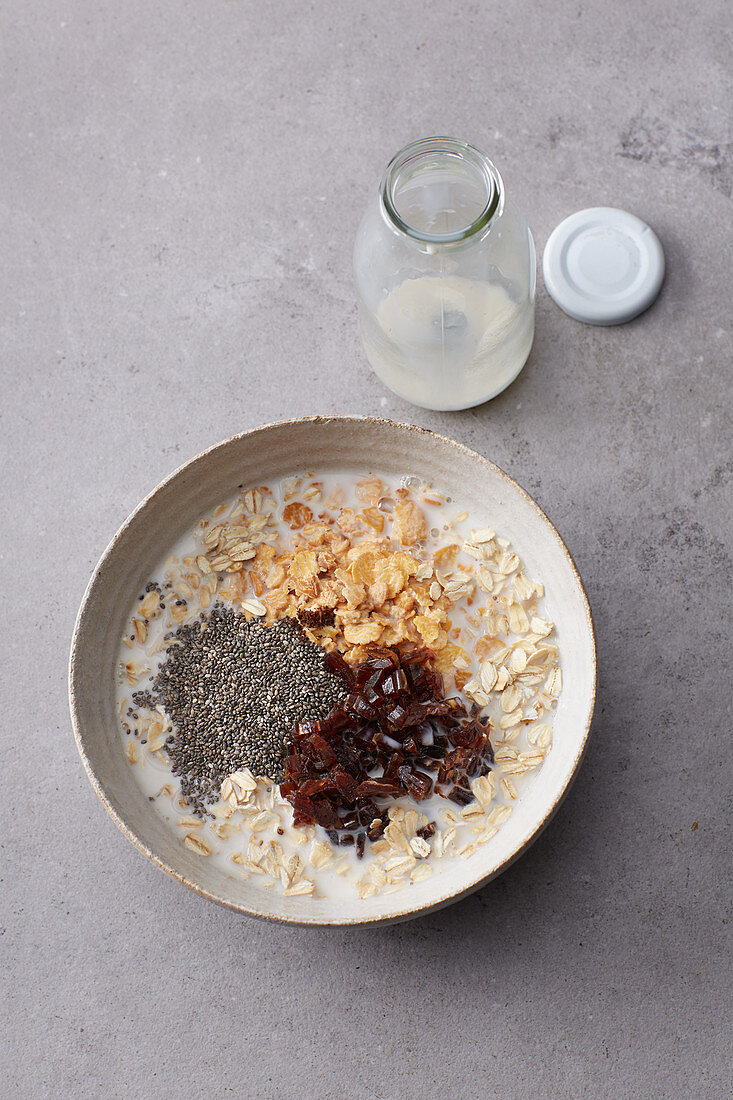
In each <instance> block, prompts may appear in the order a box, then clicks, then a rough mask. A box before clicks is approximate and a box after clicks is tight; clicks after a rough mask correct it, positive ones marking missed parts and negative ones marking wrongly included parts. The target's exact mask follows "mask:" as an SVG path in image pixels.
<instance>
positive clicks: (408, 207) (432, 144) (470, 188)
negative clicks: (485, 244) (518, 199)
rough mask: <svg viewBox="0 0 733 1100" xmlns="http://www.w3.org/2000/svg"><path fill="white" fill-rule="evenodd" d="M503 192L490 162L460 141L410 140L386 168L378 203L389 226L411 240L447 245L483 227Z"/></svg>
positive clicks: (436, 138) (441, 138) (499, 180)
mask: <svg viewBox="0 0 733 1100" xmlns="http://www.w3.org/2000/svg"><path fill="white" fill-rule="evenodd" d="M501 194H502V184H501V177H500V176H499V173H498V172H497V171H496V169H495V168H494V166H493V164H492V163H491V161H490V160H489V159H488V158H487V157H485V156H484V155H483V153H481V152H479V150H478V149H475V148H474V147H473V146H472V145H467V144H466V143H465V142H463V141H457V140H456V139H454V138H443V137H435V138H425V139H424V140H422V141H414V142H412V144H411V145H407V146H405V148H404V149H402V150H400V152H399V153H398V154H397V156H395V157H394V158H393V159H392V161H391V162H390V163H389V165H388V166H387V171H386V172H385V174H384V179H383V181H382V202H383V205H384V209H385V212H386V214H387V216H388V217H389V219H390V220H391V221H392V222H393V224H394V225H395V226H396V227H397V228H398V229H401V230H402V232H403V233H407V234H408V235H409V236H411V237H414V238H415V239H416V240H419V241H425V242H429V243H433V244H449V243H450V242H453V241H462V240H465V239H466V238H467V237H472V236H473V235H474V234H476V233H479V232H480V231H481V230H483V229H485V228H486V226H488V224H489V222H490V221H491V219H492V217H493V215H494V213H495V212H496V210H497V208H498V206H499V203H500V200H501Z"/></svg>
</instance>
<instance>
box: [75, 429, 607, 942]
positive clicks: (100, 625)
mask: <svg viewBox="0 0 733 1100" xmlns="http://www.w3.org/2000/svg"><path fill="white" fill-rule="evenodd" d="M371 467H373V468H375V469H377V470H378V471H383V472H384V473H386V474H388V475H392V476H393V477H395V478H396V479H398V478H399V477H401V476H402V475H404V474H406V473H413V474H419V475H420V476H421V477H424V478H425V479H426V480H428V481H430V482H431V483H432V484H433V485H435V486H436V487H438V488H440V489H441V490H442V491H443V492H444V493H447V494H448V495H449V496H451V497H452V498H453V500H454V501H455V502H456V503H457V504H458V503H460V506H461V508H465V509H467V510H468V511H469V514H470V515H471V516H472V517H475V523H476V526H483V525H490V526H491V527H492V528H494V529H495V530H497V531H498V532H499V533H500V534H501V535H503V536H505V537H506V538H508V539H509V540H510V541H511V543H512V547H513V549H515V550H516V552H517V553H518V554H519V556H520V558H521V559H522V560H523V562H524V564H525V566H526V568H527V571H528V574H529V575H530V576H532V577H534V578H538V579H541V580H542V581H544V584H545V587H546V591H547V596H546V607H547V614H548V615H549V617H550V618H552V619H553V620H554V622H555V624H556V630H557V638H558V644H559V646H560V659H561V666H562V672H563V685H564V686H563V690H562V693H561V695H560V699H559V703H558V707H557V713H556V716H555V721H554V726H553V747H552V751H551V752H550V753H549V755H548V757H547V759H546V760H545V762H544V764H543V766H542V767H541V768H540V769H539V770H538V772H537V773H536V774H535V775H534V776H533V778H532V779H531V780H530V782H529V783H528V784H527V787H526V789H525V791H524V793H523V794H522V797H521V798H520V800H519V802H518V804H517V806H516V807H515V809H514V812H513V814H512V816H511V817H510V818H509V820H508V821H507V822H506V823H505V824H504V825H503V826H502V827H501V828H500V829H499V831H498V832H497V834H496V835H495V836H494V837H493V838H492V839H491V840H490V841H489V842H488V843H487V844H485V845H484V846H482V847H481V848H478V849H477V851H476V853H475V854H474V855H472V856H471V858H470V859H467V860H462V859H458V858H455V859H444V860H442V861H440V862H439V863H437V864H436V873H435V874H434V875H433V876H432V877H431V878H429V879H426V880H425V881H423V882H419V883H415V884H414V885H411V886H407V887H405V889H404V890H402V891H397V892H395V893H392V894H387V895H377V896H375V897H370V898H366V899H363V900H362V899H359V898H357V897H356V896H354V898H353V900H347V901H344V900H338V901H335V900H333V899H329V898H313V897H284V896H282V894H279V893H278V892H277V891H276V890H274V889H272V890H267V889H263V888H262V886H260V885H258V882H257V881H256V880H248V879H242V878H235V877H231V878H230V877H228V876H227V875H226V874H225V873H224V872H223V871H222V870H219V869H218V868H216V867H215V866H212V865H210V864H208V863H207V862H206V861H205V860H203V859H201V857H200V856H198V855H196V854H195V853H193V852H190V851H189V850H188V849H187V848H185V847H184V846H183V845H182V844H181V843H180V840H179V839H178V838H177V837H175V836H174V835H173V833H172V832H171V831H170V828H169V826H168V825H167V824H166V823H165V822H164V821H163V820H162V819H161V818H160V817H159V816H158V814H157V812H156V810H155V809H154V807H153V806H152V805H151V803H150V802H149V801H148V800H147V798H146V797H145V796H144V795H143V793H142V791H141V790H140V788H139V787H138V784H137V782H136V779H135V776H134V775H133V772H132V769H131V768H130V767H129V765H128V763H127V760H126V757H125V754H124V752H123V751H122V743H121V740H120V734H119V731H118V725H117V722H118V719H117V716H116V713H115V704H114V699H115V684H114V672H115V665H116V663H117V661H118V646H119V640H120V637H121V635H122V631H123V627H124V624H125V621H126V619H127V617H128V614H129V612H130V610H131V607H132V603H133V600H134V598H135V595H136V593H137V592H138V591H139V590H140V588H141V587H142V586H144V584H145V582H146V581H147V580H148V579H149V577H150V576H151V574H152V573H153V572H154V570H155V568H156V566H157V565H158V563H159V562H160V560H161V559H162V558H164V556H165V555H166V553H167V551H168V548H169V547H171V546H172V544H173V543H174V542H175V541H176V540H177V539H178V538H179V537H180V536H181V535H182V534H184V533H185V532H187V531H188V530H190V529H191V528H192V527H193V526H194V524H195V523H196V522H197V521H198V520H199V519H200V517H201V516H202V515H203V514H204V513H206V512H208V511H210V510H211V509H212V508H213V507H215V506H216V505H217V504H219V503H220V502H221V501H222V500H226V499H227V498H228V497H230V496H232V495H233V494H234V493H235V491H236V487H237V486H238V485H240V484H241V483H242V482H249V483H250V484H255V485H256V484H258V483H263V482H267V481H273V480H275V479H278V478H281V477H284V476H286V475H288V474H290V473H292V472H294V471H296V470H302V469H309V470H314V471H325V470H327V469H336V470H338V469H344V468H345V469H349V468H350V469H357V470H365V471H366V470H368V469H369V468H371ZM595 683H596V657H595V644H594V637H593V625H592V621H591V615H590V609H589V607H588V601H587V599H586V596H585V592H584V591H583V586H582V584H581V581H580V577H579V576H578V572H577V570H576V568H575V566H574V564H573V561H572V559H571V557H570V554H569V553H568V551H567V549H566V548H565V545H564V544H563V542H562V539H561V538H560V536H559V535H558V533H557V531H556V530H555V528H554V527H553V526H552V524H551V523H550V521H549V520H548V519H547V517H546V516H545V515H544V514H543V513H542V511H541V510H540V509H539V507H538V506H537V505H536V504H535V502H534V501H533V500H532V499H531V497H530V496H529V495H528V494H527V493H526V492H525V491H524V490H523V489H521V488H520V487H519V486H518V485H517V484H516V482H514V481H512V479H511V478H510V477H508V476H507V475H506V474H505V473H504V472H503V471H502V470H500V469H499V468H498V466H495V465H494V464H493V463H492V462H489V461H488V460H487V459H485V458H483V457H482V456H481V455H478V454H476V453H475V452H473V451H470V450H469V449H468V448H467V447H464V446H462V445H461V444H459V443H455V442H453V441H452V440H450V439H445V438H443V437H442V436H438V435H435V434H434V433H433V432H430V431H427V430H426V429H424V428H418V427H413V426H411V425H407V424H395V423H393V422H391V421H388V420H377V419H372V418H369V417H363V418H362V417H339V416H319V417H309V418H305V419H302V420H288V421H283V422H281V423H276V424H270V425H268V426H266V427H263V428H256V429H254V430H253V431H248V432H243V433H242V434H241V435H236V436H233V437H232V438H231V439H227V440H225V441H224V442H223V443H219V444H218V445H217V446H215V447H212V448H210V449H209V450H207V451H204V452H203V454H200V455H198V456H197V457H196V458H194V459H192V460H191V461H190V462H187V463H186V464H185V465H184V466H181V467H180V469H178V470H176V471H175V473H173V474H171V475H170V477H168V478H166V480H165V481H163V482H161V484H160V485H159V486H158V487H157V488H156V489H155V490H154V491H153V492H152V493H151V494H150V495H149V496H148V497H146V499H145V500H144V501H143V502H142V503H141V504H140V505H138V507H137V508H136V509H135V511H134V512H133V513H132V515H131V516H130V517H129V519H127V520H126V521H125V523H124V524H123V525H122V527H121V528H120V530H119V531H118V532H117V534H116V535H115V537H114V538H113V540H112V542H111V543H110V544H109V546H108V548H107V550H106V551H105V552H104V554H103V556H102V558H101V560H100V562H99V564H98V566H97V568H96V570H95V572H94V575H93V577H92V579H91V581H90V583H89V586H88V588H87V591H86V593H85V596H84V599H83V602H82V605H81V609H80V611H79V615H78V619H77V623H76V628H75V631H74V638H73V642H72V647H71V659H70V668H69V695H70V704H71V716H72V721H73V725H74V731H75V734H76V740H77V744H78V747H79V752H80V753H81V757H82V760H83V762H84V766H85V768H86V771H87V774H88V775H89V778H90V780H91V782H92V785H93V787H94V789H95V790H96V792H97V794H98V795H99V797H100V799H101V800H102V802H103V803H104V805H105V807H106V809H107V810H108V812H109V813H110V814H111V816H112V817H113V818H114V820H115V821H116V822H117V824H118V825H119V827H120V828H121V829H122V831H123V832H124V833H125V835H126V836H127V837H128V838H129V839H130V840H131V841H132V843H133V844H134V845H135V846H136V847H137V848H138V849H139V850H140V851H141V852H143V853H144V854H145V855H146V856H147V857H148V858H149V859H151V860H152V861H153V862H154V863H157V865H158V866H159V867H161V868H162V869H163V870H164V871H167V872H168V873H169V874H170V875H173V877H174V878H176V879H178V881H179V882H182V883H183V884H184V885H186V886H189V887H190V888H191V889H192V890H195V891H196V892H197V893H198V894H200V895H201V896H202V897H204V898H208V899H210V900H212V901H216V902H219V903H221V904H222V905H227V906H229V907H230V908H232V909H235V910H237V911H238V912H240V913H246V914H249V915H251V916H258V917H265V918H269V919H272V920H277V921H284V922H293V923H297V924H315V925H318V924H328V925H364V924H379V923H387V922H391V921H399V920H407V919H409V918H411V917H415V916H417V915H418V914H421V913H426V912H429V911H430V910H433V909H438V908H440V907H441V906H444V905H447V904H449V903H450V902H452V901H455V900H456V899H458V898H461V897H464V896H465V895H466V894H469V893H471V892H472V891H473V890H477V889H479V887H481V886H484V885H485V884H486V883H487V882H488V881H489V880H490V879H492V878H493V877H494V876H495V875H498V874H499V873H500V872H501V871H503V870H504V869H505V868H506V867H508V866H509V864H510V863H512V862H513V861H514V860H515V859H516V858H517V857H518V856H519V855H521V853H522V852H524V851H525V849H526V848H527V847H528V846H529V845H530V844H531V843H532V841H533V840H534V839H535V838H536V837H537V836H538V834H539V833H540V832H541V830H542V829H543V828H544V827H545V826H546V825H547V823H548V821H549V820H550V818H551V817H552V815H553V814H554V813H555V811H556V810H557V808H558V806H559V805H560V802H561V801H562V798H563V796H564V794H565V793H566V791H567V789H568V786H569V784H570V782H571V780H572V778H573V776H574V775H575V773H576V771H577V769H578V767H579V765H580V762H581V758H582V755H583V750H584V747H585V744H586V740H587V737H588V731H589V727H590V722H591V717H592V714H593V705H594V699H595Z"/></svg>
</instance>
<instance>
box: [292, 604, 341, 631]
mask: <svg viewBox="0 0 733 1100" xmlns="http://www.w3.org/2000/svg"><path fill="white" fill-rule="evenodd" d="M335 619H336V616H335V612H334V610H333V608H332V607H313V608H307V607H305V608H303V609H302V610H301V611H299V612H298V621H299V622H300V623H302V624H303V626H316V627H318V626H333V624H334V622H335Z"/></svg>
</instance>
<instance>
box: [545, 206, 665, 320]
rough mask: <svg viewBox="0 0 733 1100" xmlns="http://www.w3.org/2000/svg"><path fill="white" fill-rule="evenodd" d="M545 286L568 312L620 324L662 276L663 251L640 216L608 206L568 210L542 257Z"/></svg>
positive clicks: (647, 300)
mask: <svg viewBox="0 0 733 1100" xmlns="http://www.w3.org/2000/svg"><path fill="white" fill-rule="evenodd" d="M542 273H543V275H544V277H545V286H546V287H547V290H548V292H549V294H550V296H551V297H552V298H554V300H555V301H556V302H557V304H558V305H559V306H560V309H563V310H564V311H565V312H566V313H567V314H569V315H570V316H571V317H574V318H575V319H576V320H577V321H585V322H586V324H589V325H620V324H623V322H624V321H630V320H631V319H632V317H636V316H638V314H640V313H643V312H644V310H645V309H648V308H649V306H650V305H651V304H652V302H653V301H654V299H655V298H656V296H657V294H659V289H660V287H661V285H662V282H663V280H664V252H663V251H662V246H661V244H660V243H659V238H658V237H657V235H656V233H655V232H654V231H653V230H652V229H650V228H649V226H648V225H647V224H646V223H645V222H643V221H642V220H641V219H640V218H637V217H635V216H634V215H633V214H628V213H626V211H625V210H615V209H614V208H613V207H611V206H594V207H591V208H590V209H589V210H579V211H578V213H577V214H571V215H570V217H569V218H566V219H565V221H564V222H560V225H558V227H557V228H556V229H555V230H553V232H552V234H551V235H550V239H549V240H548V242H547V244H546V246H545V253H544V256H543V257H542Z"/></svg>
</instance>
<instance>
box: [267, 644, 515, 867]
mask: <svg viewBox="0 0 733 1100" xmlns="http://www.w3.org/2000/svg"><path fill="white" fill-rule="evenodd" d="M367 652H368V656H367V659H366V660H365V661H364V662H363V663H362V664H360V665H357V666H356V667H354V668H350V667H349V665H347V664H346V662H345V661H344V660H343V658H342V657H341V656H339V654H337V653H329V654H327V655H326V658H325V663H326V667H327V669H328V670H329V671H330V672H332V673H335V674H336V675H337V676H339V677H340V678H341V679H342V680H343V682H344V684H345V685H346V687H347V689H348V691H349V695H348V697H347V698H346V699H345V700H344V702H343V703H342V704H340V705H339V706H337V707H336V708H335V709H334V710H333V711H332V712H331V714H329V715H328V717H327V718H324V719H321V720H320V721H318V722H310V721H306V722H300V723H298V724H297V725H296V726H295V729H294V731H293V743H292V749H291V754H290V756H288V757H286V759H285V781H284V782H283V783H282V784H281V787H280V790H281V793H282V795H283V797H284V798H286V799H287V800H288V801H289V802H290V804H291V805H292V807H293V810H294V819H295V824H296V825H304V824H315V825H321V826H323V828H324V829H325V830H326V832H327V835H328V837H329V840H330V841H331V843H332V844H347V845H350V844H354V843H356V850H357V855H358V856H360V857H361V856H362V855H363V854H364V850H365V846H366V841H367V840H370V841H373V840H376V839H377V838H378V837H380V836H381V835H382V833H383V832H384V829H385V827H386V826H387V824H388V823H389V815H388V807H385V806H384V804H382V805H381V806H380V805H379V804H378V802H376V801H374V800H375V799H382V800H386V801H387V802H389V801H391V800H392V799H395V798H400V797H405V796H408V797H411V798H412V799H414V800H415V801H416V802H422V801H423V800H424V799H426V798H427V797H428V795H430V794H431V793H433V791H435V792H437V793H438V794H440V795H442V796H443V797H444V798H450V799H451V800H452V801H454V802H456V803H458V804H459V805H461V806H464V805H468V803H469V802H472V801H473V794H472V793H471V791H470V784H469V780H470V779H472V778H474V776H477V775H485V774H486V772H487V771H489V770H490V765H491V764H492V763H493V760H494V754H493V751H492V747H491V742H490V740H489V733H490V724H489V722H488V721H482V720H481V717H480V714H477V713H476V712H475V710H472V711H471V712H470V713H469V711H468V710H467V709H466V707H465V706H464V705H463V703H462V702H461V700H460V699H446V698H445V697H444V695H443V679H442V677H441V675H440V673H439V672H438V671H437V669H436V668H435V666H434V664H433V659H432V654H431V653H430V652H429V650H426V649H417V648H415V649H411V650H409V651H407V652H404V653H398V652H396V651H395V650H391V649H387V648H385V647H383V646H371V647H368V651H367ZM428 773H431V774H428ZM354 830H360V831H359V832H358V833H357V835H356V840H355V839H354V832H353V831H354ZM434 832H435V823H434V822H431V823H430V824H429V825H426V826H423V828H422V829H418V830H417V834H418V836H421V837H422V838H423V839H428V837H430V836H432V835H433V834H434Z"/></svg>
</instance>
